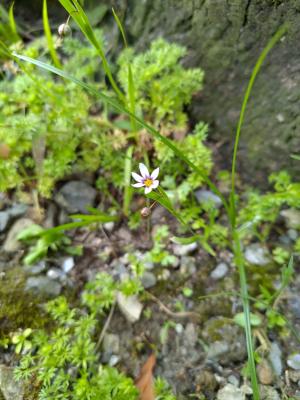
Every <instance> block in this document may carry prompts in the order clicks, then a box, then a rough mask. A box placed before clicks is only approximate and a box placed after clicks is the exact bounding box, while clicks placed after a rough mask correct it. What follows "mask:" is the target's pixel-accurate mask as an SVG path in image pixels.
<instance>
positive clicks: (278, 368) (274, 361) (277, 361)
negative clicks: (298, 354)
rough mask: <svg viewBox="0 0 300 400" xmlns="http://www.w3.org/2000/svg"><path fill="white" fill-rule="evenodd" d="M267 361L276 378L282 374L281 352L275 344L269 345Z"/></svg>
mask: <svg viewBox="0 0 300 400" xmlns="http://www.w3.org/2000/svg"><path fill="white" fill-rule="evenodd" d="M268 358H269V361H270V364H271V366H272V369H273V371H274V373H275V375H276V376H281V374H282V370H283V367H282V351H281V349H280V347H279V346H278V344H277V343H276V342H272V343H271V347H270V352H269V357H268Z"/></svg>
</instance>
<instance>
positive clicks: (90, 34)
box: [59, 0, 126, 103]
mask: <svg viewBox="0 0 300 400" xmlns="http://www.w3.org/2000/svg"><path fill="white" fill-rule="evenodd" d="M59 2H60V4H61V5H62V6H63V7H64V8H65V10H66V11H67V12H68V13H69V14H70V15H71V17H72V18H73V19H74V21H75V22H76V24H77V25H78V26H79V28H80V29H81V31H82V33H83V34H84V35H85V37H86V38H87V40H88V41H89V42H90V43H91V44H92V45H93V46H94V47H95V49H96V50H97V52H98V54H99V56H100V58H101V60H102V64H103V69H104V72H105V74H106V75H107V77H108V79H109V81H110V84H111V86H112V88H113V89H114V91H115V92H116V94H117V95H118V97H119V99H120V100H121V101H122V102H123V103H126V98H125V96H124V94H123V93H122V92H121V90H120V89H119V87H118V85H117V83H116V81H115V80H114V78H113V76H112V73H111V70H110V67H109V64H108V61H107V59H106V57H105V53H104V50H103V45H102V43H100V42H99V41H98V40H97V38H96V36H95V34H94V31H93V28H92V26H91V24H90V22H89V19H88V17H87V15H86V14H85V12H84V10H83V8H82V7H81V5H80V4H79V2H78V0H72V1H70V0H59Z"/></svg>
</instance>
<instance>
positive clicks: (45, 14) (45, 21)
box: [43, 0, 61, 68]
mask: <svg viewBox="0 0 300 400" xmlns="http://www.w3.org/2000/svg"><path fill="white" fill-rule="evenodd" d="M43 24H44V31H45V35H46V39H47V43H48V48H49V52H50V55H51V58H52V60H53V62H54V64H55V65H56V66H57V67H58V68H61V63H60V61H59V59H58V55H57V53H56V50H55V46H54V42H53V38H52V33H51V28H50V24H49V18H48V9H47V0H44V1H43Z"/></svg>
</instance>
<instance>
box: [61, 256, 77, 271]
mask: <svg viewBox="0 0 300 400" xmlns="http://www.w3.org/2000/svg"><path fill="white" fill-rule="evenodd" d="M74 265H75V263H74V258H73V257H67V258H65V259H64V260H63V262H62V266H61V267H62V270H63V271H64V273H65V274H68V273H69V272H71V271H72V269H73V268H74Z"/></svg>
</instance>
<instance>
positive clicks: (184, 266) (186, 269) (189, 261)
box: [180, 256, 196, 276]
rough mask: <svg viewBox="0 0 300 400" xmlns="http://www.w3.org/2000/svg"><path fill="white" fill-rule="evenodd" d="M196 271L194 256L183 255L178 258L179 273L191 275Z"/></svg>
mask: <svg viewBox="0 0 300 400" xmlns="http://www.w3.org/2000/svg"><path fill="white" fill-rule="evenodd" d="M195 272H196V262H195V258H194V257H190V256H184V257H181V260H180V273H181V274H182V275H189V276H190V275H193V274H194V273H195Z"/></svg>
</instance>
